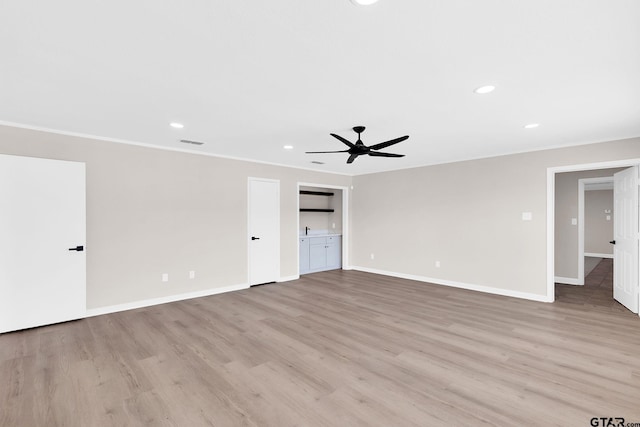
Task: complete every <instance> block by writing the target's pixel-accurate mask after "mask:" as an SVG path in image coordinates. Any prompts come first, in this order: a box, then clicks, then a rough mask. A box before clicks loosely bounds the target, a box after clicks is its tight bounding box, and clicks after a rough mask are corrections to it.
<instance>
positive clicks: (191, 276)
mask: <svg viewBox="0 0 640 427" xmlns="http://www.w3.org/2000/svg"><path fill="white" fill-rule="evenodd" d="M195 278H196V272H195V271H193V270H191V271H190V272H189V279H195Z"/></svg>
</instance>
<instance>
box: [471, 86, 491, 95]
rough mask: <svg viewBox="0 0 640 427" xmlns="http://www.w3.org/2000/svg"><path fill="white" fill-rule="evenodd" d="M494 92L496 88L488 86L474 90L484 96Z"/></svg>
mask: <svg viewBox="0 0 640 427" xmlns="http://www.w3.org/2000/svg"><path fill="white" fill-rule="evenodd" d="M494 90H496V87H495V86H491V85H487V86H480V87H479V88H477V89H476V90H474V92H475V93H479V94H480V95H484V94H485V93H490V92H493V91H494Z"/></svg>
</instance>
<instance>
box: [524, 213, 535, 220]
mask: <svg viewBox="0 0 640 427" xmlns="http://www.w3.org/2000/svg"><path fill="white" fill-rule="evenodd" d="M532 219H533V213H531V212H522V220H523V221H531V220H532Z"/></svg>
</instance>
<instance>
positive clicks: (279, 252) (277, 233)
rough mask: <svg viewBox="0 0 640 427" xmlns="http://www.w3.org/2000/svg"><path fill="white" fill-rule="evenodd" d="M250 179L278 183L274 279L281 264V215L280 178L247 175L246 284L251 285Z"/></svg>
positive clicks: (279, 270)
mask: <svg viewBox="0 0 640 427" xmlns="http://www.w3.org/2000/svg"><path fill="white" fill-rule="evenodd" d="M252 181H263V182H271V183H275V184H278V225H277V227H278V229H277V231H276V245H277V246H278V260H280V262H279V263H278V277H277V278H276V280H279V278H280V274H281V266H282V256H281V251H280V222H281V221H282V215H281V212H280V203H281V201H280V180H279V179H269V178H256V177H252V176H250V177H248V178H247V286H251V283H252V282H251V182H252Z"/></svg>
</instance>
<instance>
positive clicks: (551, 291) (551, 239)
mask: <svg viewBox="0 0 640 427" xmlns="http://www.w3.org/2000/svg"><path fill="white" fill-rule="evenodd" d="M636 165H640V158H634V159H625V160H613V161H608V162H600V163H583V164H575V165H566V166H554V167H549V168H547V294H546V296H545V301H548V302H554V301H555V288H556V287H555V243H556V242H555V211H556V207H555V199H556V174H557V173H563V172H578V171H586V170H594V169H610V168H621V167H622V168H623V167H631V166H636ZM583 262H584V259H583ZM638 263H639V264H640V259H639V260H638ZM583 274H584V264H583ZM638 294H639V295H640V292H639V293H638ZM639 298H640V296H639ZM639 316H640V314H639Z"/></svg>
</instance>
